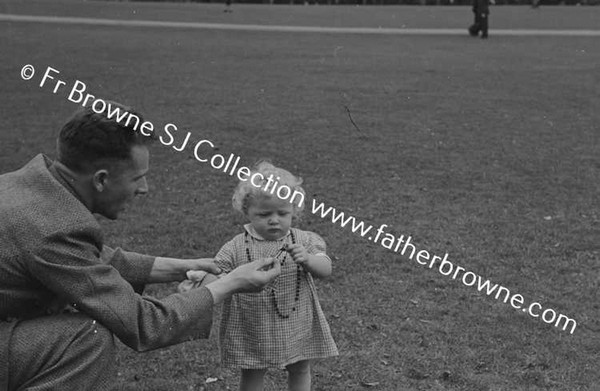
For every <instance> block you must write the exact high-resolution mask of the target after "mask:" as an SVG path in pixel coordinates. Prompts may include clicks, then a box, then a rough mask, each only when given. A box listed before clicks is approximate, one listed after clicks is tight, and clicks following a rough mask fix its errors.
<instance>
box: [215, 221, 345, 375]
mask: <svg viewBox="0 0 600 391" xmlns="http://www.w3.org/2000/svg"><path fill="white" fill-rule="evenodd" d="M245 229H246V231H247V233H248V234H247V235H246V234H245V233H244V234H240V235H237V236H236V237H235V238H233V240H231V241H229V242H228V243H227V244H225V245H224V246H223V247H222V248H221V250H220V251H219V253H218V254H217V256H216V263H217V265H218V266H219V267H220V268H221V269H223V271H224V272H229V271H231V270H233V269H235V268H236V267H237V266H239V265H241V264H244V263H247V262H248V256H247V254H246V247H248V249H249V250H250V257H251V259H252V261H254V260H257V259H260V258H269V257H273V256H275V255H276V254H277V251H278V250H279V249H280V248H281V247H282V246H283V245H284V244H285V243H288V244H291V243H292V235H291V233H288V235H286V236H285V237H283V238H281V239H279V240H276V241H269V240H265V239H263V238H262V237H260V236H259V235H258V234H257V233H256V232H255V231H254V229H253V228H252V226H251V225H250V224H247V225H246V226H245ZM291 231H293V236H294V238H295V241H296V243H298V244H302V245H303V246H304V247H305V248H306V250H307V251H308V253H309V254H313V255H316V254H321V255H325V242H324V241H323V239H322V238H321V237H320V236H319V235H317V234H315V233H312V232H308V231H301V230H299V229H295V228H291ZM246 240H247V242H248V243H247V244H246ZM285 254H287V253H285ZM325 256H326V255H325ZM282 257H283V256H281V257H280V259H283V258H282ZM296 281H297V267H296V264H295V263H294V261H293V260H292V257H291V255H289V254H287V255H286V258H285V259H284V262H283V263H282V266H281V275H280V276H279V277H278V278H277V279H276V280H275V282H274V283H273V284H271V285H270V286H269V287H267V288H265V289H264V290H263V291H261V292H259V293H238V294H235V295H233V296H232V297H231V298H230V299H227V300H226V301H225V303H224V306H223V315H222V319H221V328H220V332H219V339H220V347H221V361H222V364H223V365H225V366H234V367H238V368H245V369H263V368H283V367H285V366H286V365H289V364H293V363H295V362H297V361H301V360H307V359H316V358H325V357H331V356H337V355H338V350H337V347H336V345H335V342H334V341H333V338H332V337H331V332H330V330H329V325H328V324H327V320H326V319H325V315H324V314H323V310H321V306H320V305H319V300H318V298H317V292H316V289H315V284H314V281H313V278H312V276H311V275H310V274H309V273H307V272H305V271H304V270H303V269H302V271H301V274H300V279H299V283H300V289H299V295H298V301H295V298H296ZM272 288H275V295H273V289H272ZM276 304H277V307H278V308H279V312H280V313H279V314H278V313H277V311H276V307H275V305H276ZM294 307H295V308H296V309H295V310H293V308H294ZM281 315H283V316H288V315H289V317H288V318H284V317H282V316H281Z"/></svg>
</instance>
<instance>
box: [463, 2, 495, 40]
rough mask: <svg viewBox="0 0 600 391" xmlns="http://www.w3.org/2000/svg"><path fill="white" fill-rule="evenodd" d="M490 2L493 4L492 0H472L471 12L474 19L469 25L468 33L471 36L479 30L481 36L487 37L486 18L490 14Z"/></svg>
mask: <svg viewBox="0 0 600 391" xmlns="http://www.w3.org/2000/svg"><path fill="white" fill-rule="evenodd" d="M490 2H491V3H492V4H494V3H495V2H494V1H493V0H491V1H490V0H473V1H472V4H473V14H474V15H475V20H474V22H473V24H472V25H471V26H470V27H469V34H470V35H471V36H473V37H477V36H478V35H479V32H480V31H481V38H483V39H486V38H487V37H488V20H489V16H490Z"/></svg>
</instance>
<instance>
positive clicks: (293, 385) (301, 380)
mask: <svg viewBox="0 0 600 391" xmlns="http://www.w3.org/2000/svg"><path fill="white" fill-rule="evenodd" d="M286 369H287V371H288V390H289V391H310V382H311V378H310V361H309V360H304V361H298V362H297V363H294V364H290V365H288V366H287V367H286Z"/></svg>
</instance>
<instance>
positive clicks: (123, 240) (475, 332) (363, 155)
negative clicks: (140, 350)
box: [0, 1, 600, 391]
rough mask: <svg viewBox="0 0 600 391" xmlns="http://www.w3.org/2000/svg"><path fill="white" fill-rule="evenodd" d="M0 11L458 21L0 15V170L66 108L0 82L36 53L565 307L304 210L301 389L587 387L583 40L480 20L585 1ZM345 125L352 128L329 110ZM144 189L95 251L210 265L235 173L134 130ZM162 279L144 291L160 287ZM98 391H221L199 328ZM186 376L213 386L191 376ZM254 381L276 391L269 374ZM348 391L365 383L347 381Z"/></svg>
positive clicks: (64, 6)
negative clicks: (420, 31)
mask: <svg viewBox="0 0 600 391" xmlns="http://www.w3.org/2000/svg"><path fill="white" fill-rule="evenodd" d="M222 10H223V6H222V5H210V4H203V5H201V4H142V3H112V2H111V3H107V2H77V1H67V2H50V1H37V2H34V1H5V2H3V3H0V13H17V14H18V13H21V14H36V15H68V16H84V17H102V18H120V19H130V18H137V19H142V20H171V21H197V22H217V23H248V24H250V23H268V24H276V25H301V26H306V25H317V26H346V27H352V26H359V27H360V26H363V27H364V26H366V27H378V26H384V27H400V26H402V25H405V26H407V27H416V28H418V27H426V28H457V27H458V28H465V36H464V37H461V36H443V35H439V36H383V35H382V36H377V35H360V34H316V33H302V34H299V33H277V32H270V33H266V32H244V31H237V32H236V31H221V30H186V29H175V28H133V27H103V26H81V25H76V24H44V23H8V22H0V36H1V38H0V53H2V54H1V60H0V89H1V91H2V94H0V111H1V112H2V114H3V115H2V116H1V117H0V129H1V130H0V172H6V171H10V170H13V169H16V168H18V167H20V166H21V165H23V164H24V163H26V162H27V161H28V160H30V159H31V158H32V157H33V156H34V155H35V154H37V153H39V152H43V153H46V154H48V155H50V156H54V139H55V137H56V135H57V132H58V130H59V128H60V126H61V125H62V123H63V121H64V120H65V118H66V117H67V116H68V115H69V114H70V113H71V112H73V111H74V110H75V109H76V107H77V106H76V105H75V104H73V103H71V102H69V101H68V100H67V99H66V96H65V95H64V94H62V95H61V94H52V91H51V88H46V87H43V88H40V87H39V86H38V84H39V78H38V76H36V79H35V80H37V81H38V83H36V82H35V81H33V80H32V81H24V80H22V79H21V77H20V75H19V73H20V70H21V67H23V65H25V64H33V65H35V66H36V69H38V72H43V70H44V69H45V68H46V67H47V66H52V67H53V68H55V69H57V70H59V71H60V72H61V74H60V78H62V79H63V80H65V81H69V83H71V84H72V83H73V82H74V81H75V80H76V79H77V80H81V81H83V82H85V83H86V84H87V85H88V88H89V90H90V92H91V93H92V94H95V95H97V96H98V97H102V98H105V99H112V100H117V101H121V102H124V103H127V104H130V105H133V106H135V107H137V108H138V109H139V110H141V111H142V112H143V113H145V114H146V116H147V118H148V119H149V120H150V121H152V122H153V123H155V124H166V123H168V122H173V123H175V124H177V126H178V127H179V128H180V129H184V130H185V131H187V130H189V131H191V132H192V133H193V134H194V136H195V137H198V138H200V137H202V138H207V139H210V140H211V141H213V142H214V143H215V144H217V145H218V146H219V148H220V150H219V152H220V153H223V154H229V153H230V152H233V153H235V154H237V155H240V156H241V157H242V160H243V161H242V163H243V164H245V165H251V164H252V163H253V162H255V161H256V160H258V159H260V158H264V157H267V158H270V159H272V160H273V162H274V163H276V164H279V165H282V166H284V167H286V168H288V169H290V170H291V171H292V172H294V173H296V174H298V175H300V176H302V177H303V178H304V180H305V188H306V189H307V192H308V193H309V194H311V195H316V197H317V198H318V199H319V200H321V201H324V202H326V203H327V204H329V205H331V206H335V207H337V208H339V209H340V210H343V211H346V212H349V213H351V214H353V215H355V216H357V217H358V218H360V219H364V220H366V221H367V222H369V223H371V224H373V225H376V226H378V225H379V224H383V223H385V224H388V225H390V227H389V228H388V230H389V231H390V232H394V233H395V234H397V235H400V234H405V235H407V234H408V235H411V236H412V238H413V242H414V243H415V244H417V245H418V246H419V247H421V248H424V249H428V250H431V251H432V252H435V253H441V254H444V253H445V252H448V253H449V254H450V259H451V260H452V261H453V262H456V263H457V264H460V265H461V266H463V267H465V268H467V269H469V270H472V271H474V272H476V273H478V274H481V275H482V276H484V277H485V278H489V279H491V280H492V281H494V282H495V283H498V284H502V285H503V286H505V287H507V288H509V289H510V290H511V292H514V293H520V294H522V295H523V296H524V297H525V298H526V301H528V302H531V301H539V302H540V303H542V305H544V307H545V308H552V309H554V310H556V311H557V312H560V313H563V314H565V315H567V316H569V317H572V318H574V319H575V320H576V321H577V329H576V330H575V332H574V333H573V334H569V333H568V332H565V331H562V330H560V329H558V328H555V327H553V326H552V325H547V324H544V323H543V322H542V321H541V320H539V319H534V318H532V317H530V316H527V315H525V314H524V313H522V312H520V311H517V310H514V309H512V308H511V307H510V305H508V304H504V303H502V302H500V301H497V300H495V299H494V298H492V297H488V296H486V295H484V294H482V293H479V292H477V290H476V289H474V288H468V287H465V286H464V285H463V284H462V283H460V282H458V281H453V280H452V279H450V278H448V277H445V276H442V275H441V274H439V273H438V272H436V271H435V270H429V269H427V268H425V267H422V266H419V265H418V264H417V263H416V262H414V261H409V260H408V259H407V258H406V257H402V256H400V255H398V254H394V253H392V252H390V251H388V250H385V249H384V248H382V247H380V246H379V245H376V244H373V243H371V242H369V241H367V240H366V239H363V238H360V237H359V236H358V235H356V234H352V233H351V232H350V231H349V230H347V229H342V228H340V227H339V226H336V225H334V224H332V223H331V222H328V221H326V220H323V219H320V218H319V217H317V216H315V215H312V214H311V213H306V214H305V217H304V219H303V221H302V222H301V224H300V227H302V228H304V229H309V230H313V231H315V232H318V233H319V234H321V235H322V236H323V237H324V238H325V240H326V242H327V243H328V246H329V253H330V254H331V255H332V257H334V262H335V264H334V275H333V277H332V278H330V279H328V280H326V281H319V282H318V288H319V293H320V295H321V304H322V306H323V309H324V311H325V313H326V315H327V317H328V319H329V322H330V325H331V328H332V332H333V334H334V338H335V339H336V341H337V343H338V346H339V348H340V357H339V358H337V359H333V360H324V361H322V362H318V363H316V365H315V367H314V389H315V390H336V391H337V390H339V391H342V390H358V389H374V390H464V391H466V390H472V391H483V390H489V391H500V390H507V391H508V390H569V391H570V390H598V389H599V387H600V386H599V385H598V384H600V375H599V372H598V368H599V367H600V336H599V333H600V321H599V319H600V303H599V301H598V298H599V297H598V285H599V282H600V265H599V263H598V259H599V256H600V241H599V240H598V239H599V236H600V202H599V201H598V194H599V191H600V185H599V179H600V175H599V174H600V129H599V127H598V126H599V124H600V114H598V113H599V110H598V109H599V108H600V98H599V97H600V78H599V75H600V65H599V64H600V51H599V50H598V38H597V37H596V38H594V37H590V38H586V37H518V36H515V37H506V36H502V37H500V36H495V35H494V29H495V28H517V29H519V28H523V29H524V28H542V29H547V28H556V29H567V28H588V29H592V28H596V29H597V28H598V26H599V24H598V21H599V20H600V8H594V7H570V8H569V7H554V8H549V7H548V8H541V9H540V10H538V11H536V10H531V9H529V8H528V7H496V8H493V9H492V14H491V19H490V20H491V30H490V39H489V40H488V41H483V40H480V39H473V38H470V37H468V36H467V35H466V27H467V26H468V24H469V23H470V22H471V12H470V9H469V8H468V7H421V8H419V7H337V8H335V7H300V6H298V7H285V6H277V7H269V6H238V5H234V12H233V14H224V13H223V12H222ZM348 111H349V112H350V113H351V116H352V119H353V120H354V122H355V123H356V125H357V127H355V126H354V125H353V124H352V122H351V120H350V117H349V115H348ZM151 164H152V170H151V175H150V177H149V181H150V186H151V190H150V194H149V195H147V196H146V197H144V198H143V199H140V200H139V202H137V203H136V204H135V205H134V206H133V207H132V209H131V210H129V211H128V213H126V214H125V215H124V216H123V218H122V219H121V220H119V221H118V222H112V223H111V222H106V221H103V225H104V227H105V228H106V233H107V242H109V243H111V244H114V245H120V246H123V247H125V248H127V249H131V250H136V251H140V252H147V253H150V254H156V255H170V256H178V257H195V256H210V255H212V254H214V253H215V252H216V251H217V250H218V249H219V248H220V246H221V245H222V244H224V243H225V241H226V240H228V239H229V238H230V237H232V236H234V235H235V234H237V233H239V232H240V225H241V224H242V223H243V222H244V221H243V220H242V219H241V218H239V217H238V216H236V215H235V213H234V212H233V210H232V209H231V207H230V202H229V200H230V196H231V193H232V190H233V188H234V186H235V184H236V183H235V181H234V180H233V179H232V178H231V177H229V176H226V175H224V174H223V173H220V172H218V171H216V170H214V169H212V168H211V167H210V166H208V165H205V164H201V163H199V162H197V161H195V160H194V159H193V157H192V156H191V154H190V153H179V152H176V151H175V150H173V149H171V148H167V147H163V146H161V145H160V144H157V145H156V146H155V147H153V151H152V162H151ZM174 289H175V286H173V285H168V286H165V285H157V286H152V287H150V288H149V289H148V292H149V294H152V295H157V296H163V295H166V294H168V293H170V292H173V291H174ZM119 362H120V371H119V377H118V389H120V390H148V391H150V390H215V391H217V390H235V389H236V384H237V373H236V372H235V371H230V370H225V369H221V368H220V366H219V360H218V349H217V344H216V338H214V334H213V337H211V339H209V340H207V341H197V342H191V343H187V344H182V345H178V346H175V347H172V348H169V349H162V350H159V351H154V352H149V353H144V354H137V353H134V352H132V351H131V350H129V349H127V348H125V347H124V346H122V345H121V347H120V350H119ZM209 377H217V378H218V379H219V380H218V381H216V382H214V383H210V384H206V383H205V380H206V379H207V378H209ZM267 380H268V381H267V384H268V390H281V389H284V384H285V374H284V373H282V372H272V373H270V374H269V376H268V379H267ZM368 384H372V385H371V386H370V387H369V386H368Z"/></svg>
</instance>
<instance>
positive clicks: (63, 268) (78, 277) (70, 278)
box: [28, 227, 213, 351]
mask: <svg viewBox="0 0 600 391" xmlns="http://www.w3.org/2000/svg"><path fill="white" fill-rule="evenodd" d="M95 243H96V241H95V237H94V232H90V230H86V229H85V228H79V229H78V228H77V227H75V228H71V229H70V230H69V231H68V232H60V233H55V234H53V235H49V236H47V237H46V238H45V239H44V242H43V243H41V244H40V245H39V246H38V247H37V250H36V253H35V254H31V256H32V257H31V258H32V259H30V262H28V264H29V268H30V272H31V274H32V275H35V276H36V278H37V279H38V280H39V281H40V282H41V283H42V284H43V285H45V286H46V287H47V288H48V289H49V290H51V291H52V292H54V293H55V294H57V295H58V296H59V297H60V299H61V300H63V301H65V302H66V303H69V304H71V305H72V306H73V307H74V308H76V309H77V310H79V311H80V312H83V313H86V314H87V315H88V316H90V317H91V318H93V319H96V320H97V321H99V322H100V323H102V324H103V325H104V326H106V327H107V328H108V329H109V330H111V331H112V332H113V333H114V334H115V335H116V336H117V337H118V338H119V339H120V340H121V341H122V342H123V343H124V344H126V345H127V346H129V347H131V348H132V349H134V350H137V351H146V350H151V349H156V348H160V347H164V346H169V345H172V344H175V343H179V342H184V341H187V340H191V339H197V338H202V337H204V338H206V337H208V335H209V333H210V328H211V324H212V309H213V298H212V295H211V293H210V291H208V289H206V288H201V289H194V290H192V291H190V292H187V293H181V294H173V295H170V296H167V297H166V298H164V299H161V300H158V299H154V298H151V297H142V296H140V295H138V294H136V293H135V292H134V289H133V287H132V286H131V285H130V283H128V282H127V281H126V280H125V279H124V278H123V276H125V277H127V278H130V280H131V281H133V282H136V283H137V282H143V281H144V279H145V278H147V275H148V273H149V269H148V267H149V265H150V262H149V260H148V259H146V258H143V257H141V258H140V257H138V256H135V255H131V254H132V253H126V252H122V251H121V252H119V251H118V250H117V251H115V252H114V253H113V254H112V260H113V262H114V261H116V264H117V266H119V267H120V269H121V271H118V270H117V269H116V268H115V267H113V266H111V265H109V264H106V263H103V261H102V259H101V251H100V250H99V248H102V247H101V246H96V245H95ZM102 252H105V249H103V251H102ZM109 252H110V251H109V250H106V252H105V254H104V255H105V256H106V255H107V254H108V253H109ZM128 254H129V255H128ZM135 263H139V264H140V266H141V271H140V272H139V273H138V272H137V271H135V270H134V269H135V265H134V264H135ZM150 267H151V265H150ZM121 272H123V274H121Z"/></svg>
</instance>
